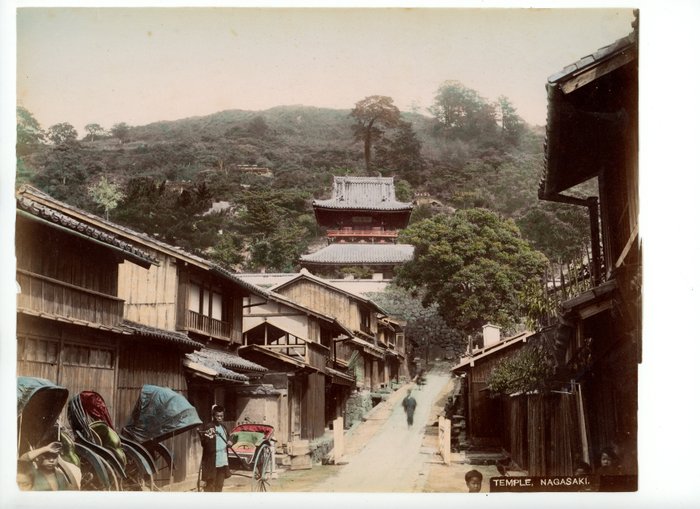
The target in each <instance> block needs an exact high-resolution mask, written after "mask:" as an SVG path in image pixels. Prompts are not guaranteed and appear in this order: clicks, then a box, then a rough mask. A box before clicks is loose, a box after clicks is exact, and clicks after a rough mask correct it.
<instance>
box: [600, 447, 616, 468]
mask: <svg viewBox="0 0 700 509" xmlns="http://www.w3.org/2000/svg"><path fill="white" fill-rule="evenodd" d="M616 464H617V455H616V454H615V453H614V452H613V450H612V449H611V448H609V447H606V448H605V449H603V450H602V451H601V452H600V466H601V467H612V466H615V465H616Z"/></svg>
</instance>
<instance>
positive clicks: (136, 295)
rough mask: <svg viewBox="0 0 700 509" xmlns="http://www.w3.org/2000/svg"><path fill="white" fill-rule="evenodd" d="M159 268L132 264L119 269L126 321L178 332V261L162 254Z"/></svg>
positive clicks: (120, 292) (120, 293)
mask: <svg viewBox="0 0 700 509" xmlns="http://www.w3.org/2000/svg"><path fill="white" fill-rule="evenodd" d="M151 254H152V255H154V256H157V257H158V260H159V262H160V265H159V266H155V265H151V267H150V268H149V269H144V268H143V267H139V266H138V265H135V264H133V263H131V262H128V261H126V262H124V263H122V264H121V265H120V266H119V297H120V298H122V299H124V301H125V304H124V318H126V319H128V320H132V321H134V322H137V323H142V324H144V325H149V326H151V327H158V328H161V329H167V330H176V318H177V316H176V314H177V308H176V304H177V295H178V287H177V284H178V274H177V264H176V261H175V259H174V258H170V257H166V256H165V255H163V254H160V253H155V252H153V253H151Z"/></svg>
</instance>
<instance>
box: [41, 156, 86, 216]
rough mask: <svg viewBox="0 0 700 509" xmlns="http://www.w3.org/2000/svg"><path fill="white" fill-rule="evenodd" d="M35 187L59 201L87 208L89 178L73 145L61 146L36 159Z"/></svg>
mask: <svg viewBox="0 0 700 509" xmlns="http://www.w3.org/2000/svg"><path fill="white" fill-rule="evenodd" d="M36 161H37V163H36V166H37V168H38V171H37V173H36V180H35V185H36V186H37V187H38V188H39V189H41V190H42V191H44V192H46V193H48V194H50V195H51V196H53V197H54V198H56V199H57V200H61V201H66V202H68V203H71V204H73V205H76V206H83V207H84V206H85V205H86V202H87V200H86V197H87V193H86V192H85V180H86V178H87V175H86V171H85V166H84V161H83V159H82V158H81V155H80V152H79V151H78V150H76V147H75V146H74V145H73V144H61V145H58V146H56V147H55V148H53V149H52V150H48V151H45V152H42V153H41V154H38V155H37V157H36Z"/></svg>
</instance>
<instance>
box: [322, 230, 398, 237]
mask: <svg viewBox="0 0 700 509" xmlns="http://www.w3.org/2000/svg"><path fill="white" fill-rule="evenodd" d="M326 235H327V236H328V237H333V238H348V237H375V238H379V239H395V238H396V237H398V236H399V232H398V231H397V230H381V229H376V230H373V229H370V230H353V229H350V228H349V229H340V230H328V232H327V233H326Z"/></svg>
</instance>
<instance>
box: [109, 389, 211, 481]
mask: <svg viewBox="0 0 700 509" xmlns="http://www.w3.org/2000/svg"><path fill="white" fill-rule="evenodd" d="M201 424H202V421H201V420H200V418H199V415H198V414H197V410H195V408H194V407H193V406H192V405H191V404H190V403H189V401H187V398H185V397H184V396H183V395H182V394H179V393H177V392H175V391H174V390H172V389H169V388H167V387H159V386H157V385H144V386H143V387H142V388H141V394H140V395H139V399H138V401H136V403H135V404H134V408H133V410H132V412H131V417H130V419H129V422H128V423H127V424H126V426H124V427H123V428H122V432H121V437H122V442H125V443H127V444H129V445H131V446H140V447H142V448H143V449H145V450H146V451H148V453H149V454H150V456H151V458H152V459H153V463H154V464H155V466H156V470H157V471H158V472H160V471H161V470H163V469H165V470H166V471H167V481H168V482H170V483H172V476H173V469H174V466H173V465H174V461H173V457H172V454H171V453H170V451H169V450H168V448H167V447H166V446H165V445H164V444H163V443H162V442H163V441H164V440H166V439H168V438H173V437H175V436H176V435H179V434H181V433H184V432H186V431H189V430H192V429H195V428H197V427H198V426H200V425H201ZM158 466H161V468H158ZM162 480H166V479H162Z"/></svg>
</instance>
